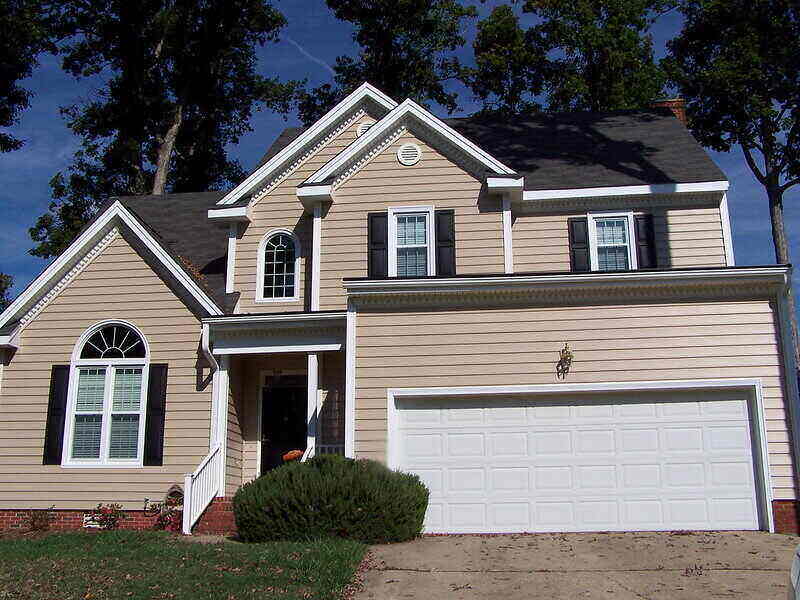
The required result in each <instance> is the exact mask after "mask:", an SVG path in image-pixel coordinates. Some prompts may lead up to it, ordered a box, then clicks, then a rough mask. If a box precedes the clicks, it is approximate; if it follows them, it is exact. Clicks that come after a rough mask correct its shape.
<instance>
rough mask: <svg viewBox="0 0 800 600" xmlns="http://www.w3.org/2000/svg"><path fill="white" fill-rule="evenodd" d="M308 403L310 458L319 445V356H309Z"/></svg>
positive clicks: (308, 447)
mask: <svg viewBox="0 0 800 600" xmlns="http://www.w3.org/2000/svg"><path fill="white" fill-rule="evenodd" d="M307 387H308V401H307V408H306V416H307V419H308V426H307V436H308V437H307V439H306V452H307V456H308V457H309V458H310V457H312V456H314V454H315V453H316V444H317V401H318V398H319V355H318V354H317V353H316V352H310V353H309V354H308V386H307Z"/></svg>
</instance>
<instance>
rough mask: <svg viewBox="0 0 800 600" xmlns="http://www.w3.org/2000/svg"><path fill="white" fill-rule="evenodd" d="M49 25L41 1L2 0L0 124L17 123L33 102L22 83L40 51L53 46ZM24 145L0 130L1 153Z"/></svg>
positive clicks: (0, 23) (33, 65) (0, 27)
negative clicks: (21, 114) (20, 83)
mask: <svg viewBox="0 0 800 600" xmlns="http://www.w3.org/2000/svg"><path fill="white" fill-rule="evenodd" d="M49 25H50V24H49V23H48V21H47V19H46V18H45V13H44V11H43V9H42V5H41V2H39V1H38V0H3V1H2V2H0V32H2V33H0V127H11V126H12V125H15V124H16V123H17V122H18V120H19V116H20V113H21V112H22V111H23V110H25V109H26V108H28V106H29V105H30V98H31V93H30V92H29V91H28V90H26V89H25V88H23V87H21V86H20V85H19V82H20V81H21V80H23V79H25V78H26V77H30V75H31V73H33V69H34V67H36V65H37V56H38V55H39V53H40V52H42V51H45V50H48V49H50V48H51V42H50V34H51V31H50V27H49ZM22 144H23V141H22V140H20V139H17V138H15V137H14V136H12V135H11V134H9V133H3V132H2V131H0V152H10V151H12V150H17V149H19V148H20V147H22Z"/></svg>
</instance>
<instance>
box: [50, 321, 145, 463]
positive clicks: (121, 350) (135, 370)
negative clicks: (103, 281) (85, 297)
mask: <svg viewBox="0 0 800 600" xmlns="http://www.w3.org/2000/svg"><path fill="white" fill-rule="evenodd" d="M73 356H74V357H75V358H73V361H72V369H71V371H72V372H71V376H70V389H69V419H68V426H67V432H66V436H67V443H65V444H64V460H63V461H62V462H63V464H68V465H73V466H77V465H89V466H91V465H133V466H138V465H140V464H141V461H142V454H143V446H144V435H143V433H144V430H143V428H144V423H145V409H146V405H147V398H146V389H147V376H148V366H149V365H148V362H149V361H148V352H147V344H146V343H145V340H144V338H143V337H142V335H141V334H140V333H139V332H138V331H136V330H135V329H134V328H133V327H132V326H130V325H127V324H124V323H104V324H101V325H99V326H96V327H94V328H93V329H90V330H89V331H87V332H86V334H84V335H83V336H82V338H81V341H79V342H78V347H77V348H76V352H75V354H74V355H73Z"/></svg>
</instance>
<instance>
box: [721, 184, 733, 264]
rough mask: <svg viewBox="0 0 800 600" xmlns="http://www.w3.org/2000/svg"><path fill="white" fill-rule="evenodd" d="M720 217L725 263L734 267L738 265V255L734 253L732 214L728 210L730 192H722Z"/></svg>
mask: <svg viewBox="0 0 800 600" xmlns="http://www.w3.org/2000/svg"><path fill="white" fill-rule="evenodd" d="M719 218H720V223H721V224H722V242H723V244H724V246H725V265H726V266H728V267H733V266H735V265H736V257H735V256H734V253H733V235H732V234H731V216H730V213H729V212H728V194H722V200H720V203H719Z"/></svg>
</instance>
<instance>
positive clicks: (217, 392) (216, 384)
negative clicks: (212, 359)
mask: <svg viewBox="0 0 800 600" xmlns="http://www.w3.org/2000/svg"><path fill="white" fill-rule="evenodd" d="M229 368H230V357H229V356H223V357H221V358H220V360H219V369H217V371H216V372H215V373H214V379H213V382H212V391H211V440H210V443H209V450H213V449H214V448H215V447H216V446H217V445H219V447H220V465H221V466H220V471H219V490H218V491H217V496H224V495H225V464H226V461H227V454H228V444H227V439H228V395H229V388H230V377H229V372H228V371H229Z"/></svg>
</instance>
